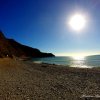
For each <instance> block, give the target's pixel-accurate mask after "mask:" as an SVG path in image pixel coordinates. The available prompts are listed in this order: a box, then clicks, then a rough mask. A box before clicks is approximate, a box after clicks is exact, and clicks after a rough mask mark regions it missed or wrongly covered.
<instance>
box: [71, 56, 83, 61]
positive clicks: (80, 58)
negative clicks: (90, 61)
mask: <svg viewBox="0 0 100 100" xmlns="http://www.w3.org/2000/svg"><path fill="white" fill-rule="evenodd" d="M72 58H73V59H74V60H84V59H85V56H73V57H72Z"/></svg>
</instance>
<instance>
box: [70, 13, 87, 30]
mask: <svg viewBox="0 0 100 100" xmlns="http://www.w3.org/2000/svg"><path fill="white" fill-rule="evenodd" d="M69 26H70V27H71V28H72V29H73V30H75V31H81V30H83V29H84V28H85V26H86V18H85V16H83V15H82V14H74V15H73V16H72V17H71V18H70V20H69Z"/></svg>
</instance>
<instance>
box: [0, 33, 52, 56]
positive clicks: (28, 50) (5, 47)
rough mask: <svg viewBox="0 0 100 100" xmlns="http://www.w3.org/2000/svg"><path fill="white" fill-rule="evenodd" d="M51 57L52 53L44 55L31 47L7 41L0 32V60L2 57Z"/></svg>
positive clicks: (10, 40)
mask: <svg viewBox="0 0 100 100" xmlns="http://www.w3.org/2000/svg"><path fill="white" fill-rule="evenodd" d="M7 56H8V57H13V56H16V57H53V56H54V55H53V54H52V53H44V52H41V51H40V50H38V49H36V48H32V47H28V46H25V45H22V44H20V43H18V42H16V41H15V40H13V39H8V38H6V37H5V36H4V34H3V33H2V32H1V31H0V58H2V57H7Z"/></svg>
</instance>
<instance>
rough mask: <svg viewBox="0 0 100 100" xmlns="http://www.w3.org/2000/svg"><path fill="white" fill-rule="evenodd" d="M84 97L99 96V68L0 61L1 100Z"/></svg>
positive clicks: (67, 99) (11, 60) (56, 99)
mask: <svg viewBox="0 0 100 100" xmlns="http://www.w3.org/2000/svg"><path fill="white" fill-rule="evenodd" d="M84 96H100V68H93V69H88V68H71V67H66V66H60V65H59V66H58V65H50V64H36V63H31V62H29V61H20V60H16V59H10V58H3V59H0V100H85V99H83V98H82V97H84ZM91 100H92V99H91ZM93 100H97V99H93ZM98 100H99V99H98Z"/></svg>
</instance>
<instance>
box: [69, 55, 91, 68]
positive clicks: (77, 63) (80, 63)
mask: <svg viewBox="0 0 100 100" xmlns="http://www.w3.org/2000/svg"><path fill="white" fill-rule="evenodd" d="M72 59H73V61H72V63H71V67H79V68H91V67H90V66H87V64H86V63H85V60H86V59H85V56H73V57H72Z"/></svg>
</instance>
